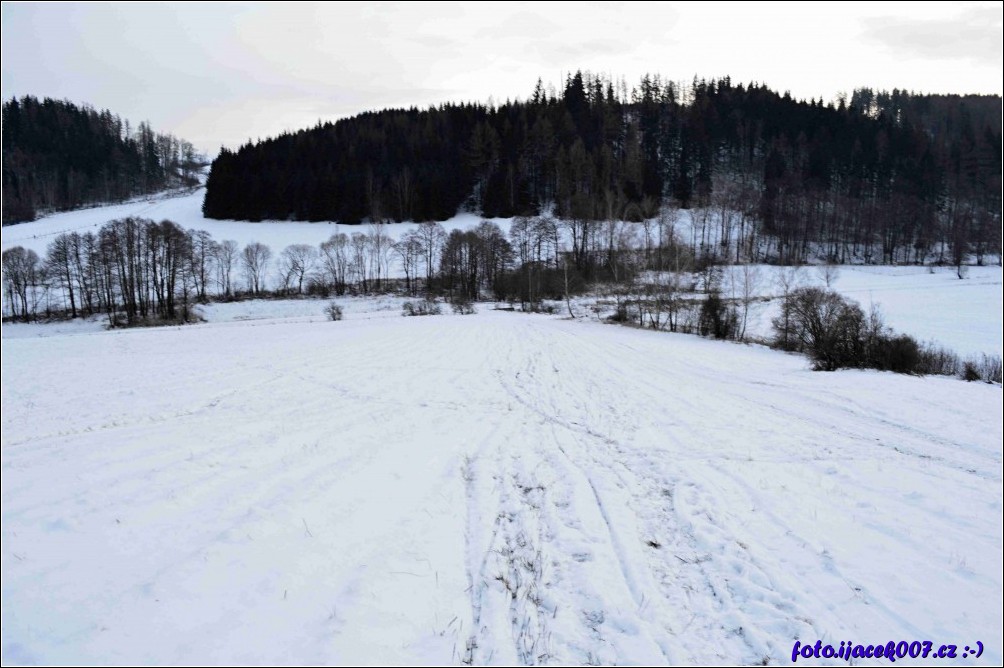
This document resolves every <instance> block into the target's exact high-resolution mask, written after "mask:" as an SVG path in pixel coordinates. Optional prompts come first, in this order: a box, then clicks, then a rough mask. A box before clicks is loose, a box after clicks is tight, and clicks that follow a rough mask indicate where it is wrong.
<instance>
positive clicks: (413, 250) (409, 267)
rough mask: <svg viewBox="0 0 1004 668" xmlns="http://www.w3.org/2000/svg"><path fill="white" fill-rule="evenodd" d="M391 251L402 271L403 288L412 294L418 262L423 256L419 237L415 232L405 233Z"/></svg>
mask: <svg viewBox="0 0 1004 668" xmlns="http://www.w3.org/2000/svg"><path fill="white" fill-rule="evenodd" d="M393 249H394V253H395V254H396V255H397V257H398V259H399V260H400V261H401V268H402V269H403V270H404V282H405V288H406V289H407V291H408V293H409V294H414V293H415V282H416V278H417V276H416V274H417V273H418V262H419V260H420V259H421V258H422V257H423V255H424V252H423V248H422V239H421V236H420V235H419V233H418V232H416V231H415V230H411V231H408V232H405V233H404V236H402V237H401V239H400V240H399V241H398V242H397V243H395V244H394V245H393Z"/></svg>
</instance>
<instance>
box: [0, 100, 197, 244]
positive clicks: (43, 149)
mask: <svg viewBox="0 0 1004 668" xmlns="http://www.w3.org/2000/svg"><path fill="white" fill-rule="evenodd" d="M206 163H207V160H206V158H205V157H204V156H202V155H200V154H199V153H198V151H196V150H195V147H194V146H193V145H192V144H191V143H189V142H187V141H185V140H183V139H178V138H177V137H174V136H172V135H170V134H162V133H157V132H154V131H153V130H152V129H151V128H150V125H149V124H148V123H140V124H139V125H138V126H136V128H135V129H133V128H132V127H131V125H130V123H129V121H127V120H122V119H121V118H120V117H119V116H117V115H115V114H112V113H111V112H110V111H108V110H107V109H106V110H102V111H98V110H96V109H93V108H92V107H89V106H87V105H83V106H77V105H75V104H73V103H71V102H69V101H62V100H52V99H49V98H45V99H43V100H38V99H37V98H35V97H31V96H26V97H23V98H20V99H17V98H13V99H11V100H8V101H5V102H4V104H3V224H4V225H7V224H10V223H18V222H24V221H30V220H34V219H35V218H36V216H37V215H38V214H39V213H42V212H51V211H62V210H68V209H75V208H78V207H81V206H85V205H87V204H94V203H107V202H115V201H121V200H124V199H127V198H129V197H133V196H136V195H143V194H147V193H151V192H156V191H159V190H163V189H165V188H167V187H169V186H175V185H195V184H197V183H198V180H197V179H196V172H197V171H198V170H199V169H201V168H202V167H203V166H204V165H205V164H206Z"/></svg>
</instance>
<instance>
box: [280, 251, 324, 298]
mask: <svg viewBox="0 0 1004 668" xmlns="http://www.w3.org/2000/svg"><path fill="white" fill-rule="evenodd" d="M316 266H317V249H315V248H314V247H313V246H308V245H307V244H293V245H291V246H286V248H284V249H283V251H282V253H280V254H279V270H280V271H281V272H282V276H283V283H284V287H285V288H287V289H288V288H289V286H290V284H291V283H292V282H294V281H295V282H296V293H297V294H299V295H302V294H303V279H304V278H306V277H307V276H308V275H309V274H310V273H311V272H312V271H314V268H315V267H316Z"/></svg>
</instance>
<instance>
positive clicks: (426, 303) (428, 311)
mask: <svg viewBox="0 0 1004 668" xmlns="http://www.w3.org/2000/svg"><path fill="white" fill-rule="evenodd" d="M442 312H443V310H442V308H441V307H440V305H439V304H437V303H436V300H434V299H423V300H422V301H420V302H405V303H404V304H402V305H401V315H407V316H411V315H440V314H441V313H442Z"/></svg>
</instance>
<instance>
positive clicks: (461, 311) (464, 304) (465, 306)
mask: <svg viewBox="0 0 1004 668" xmlns="http://www.w3.org/2000/svg"><path fill="white" fill-rule="evenodd" d="M450 306H451V307H452V308H453V312H454V313H456V314H457V315H471V314H472V313H477V312H478V311H477V309H476V308H474V304H472V303H471V302H470V300H468V299H454V300H453V301H452V302H451V303H450Z"/></svg>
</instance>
